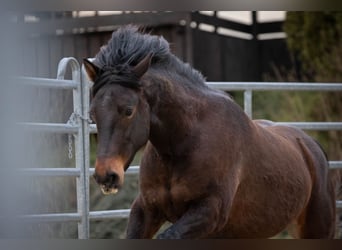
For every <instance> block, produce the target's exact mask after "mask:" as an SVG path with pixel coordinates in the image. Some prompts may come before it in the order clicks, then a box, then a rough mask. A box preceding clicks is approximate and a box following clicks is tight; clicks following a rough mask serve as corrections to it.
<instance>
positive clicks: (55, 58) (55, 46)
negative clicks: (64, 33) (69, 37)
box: [49, 37, 63, 78]
mask: <svg viewBox="0 0 342 250" xmlns="http://www.w3.org/2000/svg"><path fill="white" fill-rule="evenodd" d="M49 44H50V46H49V49H50V61H51V62H50V77H51V78H56V76H57V66H58V63H59V61H60V60H61V59H62V58H63V48H62V38H61V37H56V38H52V39H49Z"/></svg>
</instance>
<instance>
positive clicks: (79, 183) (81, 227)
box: [57, 57, 89, 239]
mask: <svg viewBox="0 0 342 250" xmlns="http://www.w3.org/2000/svg"><path fill="white" fill-rule="evenodd" d="M69 64H70V66H71V70H72V80H73V81H75V82H76V83H78V84H77V88H76V89H74V90H73V106H74V110H73V111H74V113H75V114H77V115H76V119H77V120H76V122H77V126H78V131H77V134H75V165H76V168H77V169H79V170H80V176H79V177H77V178H76V193H77V212H78V214H80V216H81V221H80V222H79V223H78V238H79V239H87V238H89V199H88V197H89V190H87V186H88V184H87V180H86V176H87V174H86V173H85V167H84V165H85V158H84V156H85V151H84V145H85V143H84V124H83V119H82V117H83V116H82V114H83V103H82V99H83V96H82V93H83V92H82V85H81V70H80V65H79V63H78V62H77V60H76V59H75V58H72V57H69V58H63V59H62V60H61V61H60V63H59V65H58V74H57V78H58V79H64V75H65V72H66V68H67V65H69Z"/></svg>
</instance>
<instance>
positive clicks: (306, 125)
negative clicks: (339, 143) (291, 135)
mask: <svg viewBox="0 0 342 250" xmlns="http://www.w3.org/2000/svg"><path fill="white" fill-rule="evenodd" d="M275 124H277V125H287V126H294V127H297V128H300V129H304V130H320V131H323V130H342V122H275Z"/></svg>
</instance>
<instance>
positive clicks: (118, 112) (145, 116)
mask: <svg viewBox="0 0 342 250" xmlns="http://www.w3.org/2000/svg"><path fill="white" fill-rule="evenodd" d="M84 63H85V68H86V70H87V73H88V75H89V77H90V79H91V80H92V81H93V82H94V86H93V88H92V101H91V111H90V114H91V117H92V119H93V120H94V121H95V123H96V124H97V128H98V146H97V159H96V166H95V174H94V177H95V179H96V181H97V182H98V184H99V185H100V186H101V188H102V190H103V192H104V193H106V194H108V193H116V192H117V191H118V190H119V189H120V187H121V186H122V184H123V180H124V171H125V170H126V169H127V168H128V166H129V164H130V162H131V160H132V158H133V156H134V155H135V153H136V152H137V151H138V150H139V149H140V148H141V147H142V146H144V145H145V144H146V143H147V145H146V147H145V151H144V155H143V159H142V161H141V166H140V194H139V195H138V197H137V198H136V199H135V201H134V203H133V205H132V209H131V213H130V217H129V223H128V228H127V238H152V237H153V236H154V235H155V233H156V232H157V231H158V230H159V228H160V227H161V225H162V224H163V223H164V222H166V221H169V222H171V223H172V225H171V226H170V227H169V228H168V229H166V230H165V231H164V232H162V233H161V234H159V235H158V238H160V239H184V238H260V237H271V236H274V235H276V234H277V233H279V232H281V231H282V230H284V229H291V230H290V231H291V232H292V233H293V235H294V236H295V237H299V238H332V237H333V236H334V230H335V192H334V187H333V184H332V182H330V179H329V176H328V175H329V174H328V163H327V159H326V156H325V154H324V152H323V151H322V149H321V147H320V146H319V145H318V144H317V143H316V142H315V141H314V140H313V139H312V138H310V137H309V136H308V135H306V134H305V133H304V132H302V131H301V130H299V129H296V128H294V127H286V126H277V125H275V124H273V123H272V122H268V121H252V120H250V119H249V118H248V116H247V115H246V114H245V113H244V112H243V110H242V109H241V108H240V107H239V106H238V105H237V104H236V103H235V102H234V101H233V100H232V99H231V98H230V97H229V96H227V95H226V94H225V93H224V92H220V91H217V90H213V89H211V88H209V87H208V86H207V85H206V84H205V80H204V78H203V77H202V75H201V74H200V73H199V72H197V71H195V70H194V69H192V68H191V67H190V66H189V65H188V64H185V63H183V62H181V61H180V60H179V59H178V58H177V57H175V56H174V55H173V54H172V53H170V51H169V44H168V43H167V42H166V40H164V39H163V38H162V37H158V36H152V35H149V34H142V33H140V32H139V31H138V30H137V29H136V28H134V27H124V28H121V29H119V30H117V31H116V32H114V33H113V36H112V38H111V39H110V40H109V42H108V44H107V45H106V46H104V47H102V48H101V50H100V52H99V53H98V54H97V55H96V58H95V60H94V62H93V63H91V62H90V61H88V60H85V61H84Z"/></svg>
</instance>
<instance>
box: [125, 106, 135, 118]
mask: <svg viewBox="0 0 342 250" xmlns="http://www.w3.org/2000/svg"><path fill="white" fill-rule="evenodd" d="M132 114H133V107H127V108H126V110H125V116H131V115H132Z"/></svg>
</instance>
